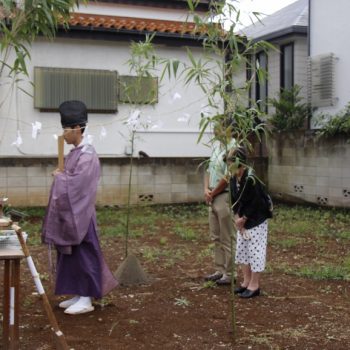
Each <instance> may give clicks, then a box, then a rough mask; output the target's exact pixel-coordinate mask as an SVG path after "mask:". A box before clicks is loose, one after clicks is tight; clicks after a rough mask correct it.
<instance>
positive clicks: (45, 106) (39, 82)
mask: <svg viewBox="0 0 350 350" xmlns="http://www.w3.org/2000/svg"><path fill="white" fill-rule="evenodd" d="M117 99H118V73H117V72H115V71H109V70H97V69H71V68H49V67H35V68H34V107H35V108H38V109H40V110H57V109H58V106H59V105H60V104H61V103H62V102H64V101H66V100H80V101H83V102H84V103H85V104H86V106H87V108H88V110H89V111H95V112H112V111H113V112H115V111H117V106H118V105H117Z"/></svg>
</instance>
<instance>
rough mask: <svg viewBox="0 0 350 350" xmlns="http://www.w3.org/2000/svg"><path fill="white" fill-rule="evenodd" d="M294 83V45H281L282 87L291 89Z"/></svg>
mask: <svg viewBox="0 0 350 350" xmlns="http://www.w3.org/2000/svg"><path fill="white" fill-rule="evenodd" d="M293 85H294V45H293V44H288V45H284V46H282V47H281V89H284V90H290V89H291V88H292V87H293Z"/></svg>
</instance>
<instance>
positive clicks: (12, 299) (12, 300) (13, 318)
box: [10, 287, 15, 326]
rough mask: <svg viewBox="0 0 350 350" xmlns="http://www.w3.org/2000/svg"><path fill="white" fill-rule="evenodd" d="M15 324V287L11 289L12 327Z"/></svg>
mask: <svg viewBox="0 0 350 350" xmlns="http://www.w3.org/2000/svg"><path fill="white" fill-rule="evenodd" d="M14 324H15V287H11V288H10V326H13V325H14Z"/></svg>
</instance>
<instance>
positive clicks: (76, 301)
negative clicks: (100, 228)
mask: <svg viewBox="0 0 350 350" xmlns="http://www.w3.org/2000/svg"><path fill="white" fill-rule="evenodd" d="M59 112H60V115H61V124H62V127H63V136H64V140H65V142H66V143H67V144H68V145H73V146H74V148H73V149H72V150H71V151H70V153H69V154H68V155H67V157H66V158H65V165H64V170H63V171H60V170H59V169H56V170H55V171H54V172H53V176H54V180H53V184H52V187H51V193H50V198H49V204H48V207H47V209H46V215H45V219H44V224H43V230H42V241H43V242H44V243H47V244H50V245H54V246H55V247H56V250H57V275H56V288H55V294H69V295H74V297H73V298H71V299H69V300H66V301H63V302H61V303H60V304H59V306H60V307H61V308H64V309H65V311H64V312H65V313H66V314H70V315H76V314H83V313H86V312H90V311H93V310H94V307H93V305H92V298H101V297H102V296H103V295H105V294H107V293H108V292H109V291H110V290H112V289H113V288H114V287H116V285H117V281H116V279H115V278H114V276H113V275H112V273H111V271H110V270H109V268H108V267H107V265H106V263H105V261H104V258H103V255H102V252H101V248H100V244H99V240H98V236H97V225H96V211H95V200H96V192H97V184H98V180H99V177H100V162H99V159H98V157H97V154H96V152H95V149H94V148H93V146H92V145H90V144H87V143H86V142H84V136H83V134H84V130H85V127H86V123H87V109H86V106H85V104H84V103H83V102H80V101H66V102H63V103H62V104H61V105H60V106H59Z"/></svg>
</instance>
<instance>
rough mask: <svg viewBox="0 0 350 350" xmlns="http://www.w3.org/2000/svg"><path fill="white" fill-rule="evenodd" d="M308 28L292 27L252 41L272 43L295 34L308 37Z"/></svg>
mask: <svg viewBox="0 0 350 350" xmlns="http://www.w3.org/2000/svg"><path fill="white" fill-rule="evenodd" d="M307 31H308V27H307V26H291V27H289V28H284V29H281V30H277V31H275V32H272V33H268V34H265V35H262V36H259V37H255V38H254V39H253V40H252V41H253V42H258V41H262V40H264V41H272V40H276V39H279V38H281V37H285V36H287V35H293V34H299V35H300V34H301V35H305V36H306V35H307Z"/></svg>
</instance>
